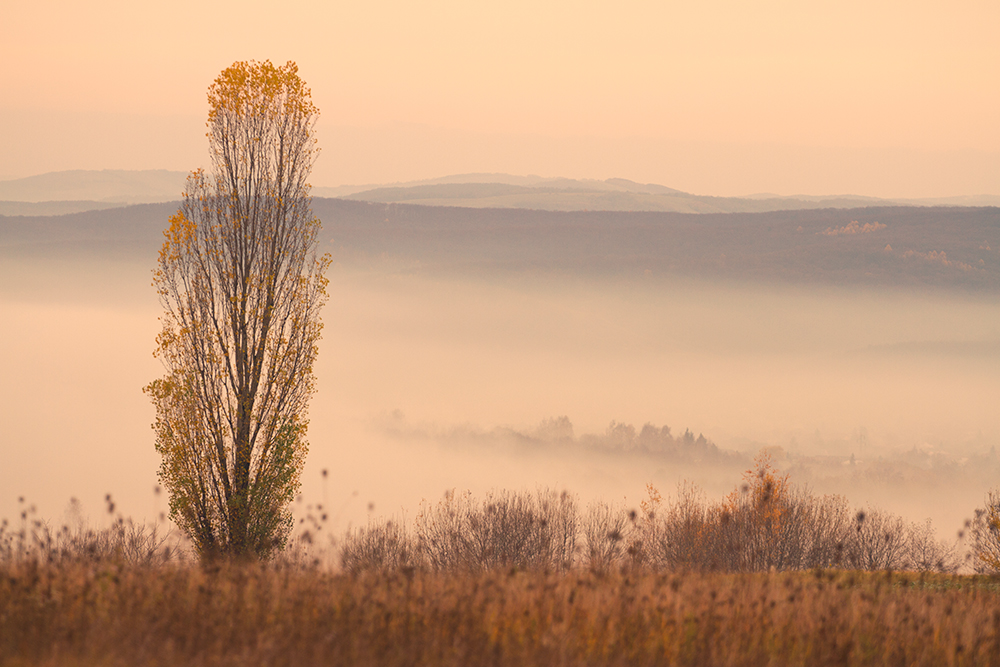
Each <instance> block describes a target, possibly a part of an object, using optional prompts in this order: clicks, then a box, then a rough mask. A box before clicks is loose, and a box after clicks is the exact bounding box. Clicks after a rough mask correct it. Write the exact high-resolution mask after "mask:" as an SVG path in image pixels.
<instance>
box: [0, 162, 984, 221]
mask: <svg viewBox="0 0 1000 667" xmlns="http://www.w3.org/2000/svg"><path fill="white" fill-rule="evenodd" d="M186 177H187V172H181V171H168V170H165V169H157V170H144V171H128V170H121V169H117V170H114V169H106V170H103V171H86V170H74V171H60V172H51V173H48V174H41V175H38V176H30V177H28V178H20V179H15V180H8V181H0V215H7V216H11V215H18V216H25V215H26V216H38V215H64V214H68V213H78V212H83V211H90V210H101V209H106V208H111V207H115V206H123V205H127V204H147V203H160V202H170V201H178V200H180V198H181V193H182V192H183V190H184V183H185V179H186ZM313 195H314V196H315V197H317V198H320V197H326V198H342V199H352V200H355V201H369V202H375V203H397V204H416V205H423V206H449V207H463V208H500V209H531V210H542V211H656V212H674V213H763V212H768V211H787V210H811V209H821V208H837V209H843V208H859V207H865V206H897V205H906V206H1000V196H998V195H975V196H960V197H943V198H935V199H906V200H904V199H880V198H878V197H867V196H861V195H837V196H822V195H791V196H783V195H775V194H753V195H748V196H745V197H712V196H706V195H695V194H691V193H687V192H683V191H681V190H676V189H674V188H669V187H666V186H664V185H658V184H656V183H636V182H635V181H630V180H628V179H624V178H609V179H607V180H603V181H601V180H593V179H572V178H559V177H556V178H549V177H542V176H534V175H528V176H516V175H511V174H491V173H472V174H455V175H452V176H444V177H441V178H434V179H427V180H420V181H410V182H405V183H395V184H388V185H355V186H349V185H345V186H338V187H314V188H313Z"/></svg>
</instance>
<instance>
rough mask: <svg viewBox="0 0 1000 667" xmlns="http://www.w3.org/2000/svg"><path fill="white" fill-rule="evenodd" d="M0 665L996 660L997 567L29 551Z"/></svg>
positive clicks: (17, 572)
mask: <svg viewBox="0 0 1000 667" xmlns="http://www.w3.org/2000/svg"><path fill="white" fill-rule="evenodd" d="M0 664H3V665H314V664H315V665H319V664H323V665H379V666H391V665H498V666H499V665H518V666H521V665H546V666H549V665H1000V579H997V578H990V577H985V576H971V575H970V576H961V575H942V574H929V573H925V574H900V573H896V574H892V573H859V572H850V571H834V570H816V571H813V572H786V573H767V572H764V573H754V574H718V573H716V574H711V573H683V572H673V573H662V572H660V573H657V572H652V571H648V570H647V571H644V570H642V569H636V570H631V571H630V570H627V569H626V570H624V571H617V572H611V573H605V574H600V573H594V572H590V571H585V570H569V571H564V572H541V571H517V570H511V571H507V572H502V571H489V572H482V573H468V572H466V573H462V572H454V571H453V572H433V571H427V570H409V569H403V570H401V571H395V572H369V573H365V574H361V575H354V576H352V575H347V574H335V573H331V572H329V571H325V570H323V569H320V568H315V567H309V566H294V565H288V564H284V565H280V564H271V565H260V564H247V565H236V564H226V565H222V566H202V565H194V564H191V563H183V562H169V563H166V564H162V563H161V564H147V565H136V564H131V565H130V564H125V563H124V562H122V561H118V562H115V561H114V560H91V561H87V560H84V559H80V560H75V561H68V562H62V563H58V562H54V563H48V564H46V563H41V562H38V561H37V560H27V561H23V562H17V563H7V564H5V565H3V566H2V567H0Z"/></svg>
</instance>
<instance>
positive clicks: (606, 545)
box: [582, 501, 630, 572]
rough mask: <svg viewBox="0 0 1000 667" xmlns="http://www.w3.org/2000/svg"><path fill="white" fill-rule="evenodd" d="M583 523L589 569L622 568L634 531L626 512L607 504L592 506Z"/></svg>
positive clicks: (597, 503) (601, 502)
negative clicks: (628, 534)
mask: <svg viewBox="0 0 1000 667" xmlns="http://www.w3.org/2000/svg"><path fill="white" fill-rule="evenodd" d="M582 523H583V544H584V562H585V564H586V566H587V567H588V568H590V569H591V570H594V571H596V572H605V571H608V570H611V569H613V568H615V567H618V566H620V565H621V564H622V562H623V561H624V558H625V555H626V549H627V546H626V540H627V533H628V530H629V527H630V525H629V520H628V513H627V512H626V511H625V508H624V507H617V506H614V505H609V504H608V503H606V502H603V501H597V502H594V503H591V504H590V505H589V506H588V507H587V513H586V515H585V516H584V518H583V522H582Z"/></svg>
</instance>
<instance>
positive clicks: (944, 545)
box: [906, 519, 961, 573]
mask: <svg viewBox="0 0 1000 667" xmlns="http://www.w3.org/2000/svg"><path fill="white" fill-rule="evenodd" d="M906 539H907V553H906V560H907V563H906V569H908V570H917V571H919V572H932V571H933V572H950V573H954V572H956V571H958V568H959V565H960V564H961V558H960V557H959V555H958V544H957V542H956V543H948V542H946V541H945V540H939V539H937V537H936V536H935V534H934V527H933V526H932V525H931V521H930V519H928V520H927V521H925V522H924V523H911V524H910V525H909V527H908V528H907V538H906Z"/></svg>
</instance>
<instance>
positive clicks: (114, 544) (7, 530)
mask: <svg viewBox="0 0 1000 667" xmlns="http://www.w3.org/2000/svg"><path fill="white" fill-rule="evenodd" d="M22 516H25V515H22ZM21 523H22V526H21V528H20V529H19V530H17V531H14V530H12V529H11V526H10V525H9V524H8V522H7V520H6V519H5V520H4V521H3V522H2V523H0V561H2V562H6V563H16V562H25V561H35V562H46V563H69V562H76V561H87V562H116V563H123V564H126V565H158V564H162V563H166V562H168V561H171V560H175V559H177V558H181V557H182V556H183V553H182V551H183V550H182V547H181V545H180V543H179V541H178V540H177V539H176V538H177V536H176V535H175V534H174V533H173V532H172V531H169V530H168V531H164V530H162V529H161V527H160V526H157V525H155V524H144V523H135V522H133V521H132V520H131V519H122V518H121V517H119V518H118V519H116V520H115V522H114V523H113V524H112V525H111V526H109V527H108V528H98V529H94V528H88V527H85V526H83V525H77V526H76V527H73V528H70V527H69V526H65V525H64V526H62V528H61V529H59V530H53V529H52V528H51V527H50V526H49V525H48V523H46V522H44V521H40V520H28V519H27V518H24V519H23V520H22V522H21Z"/></svg>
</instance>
